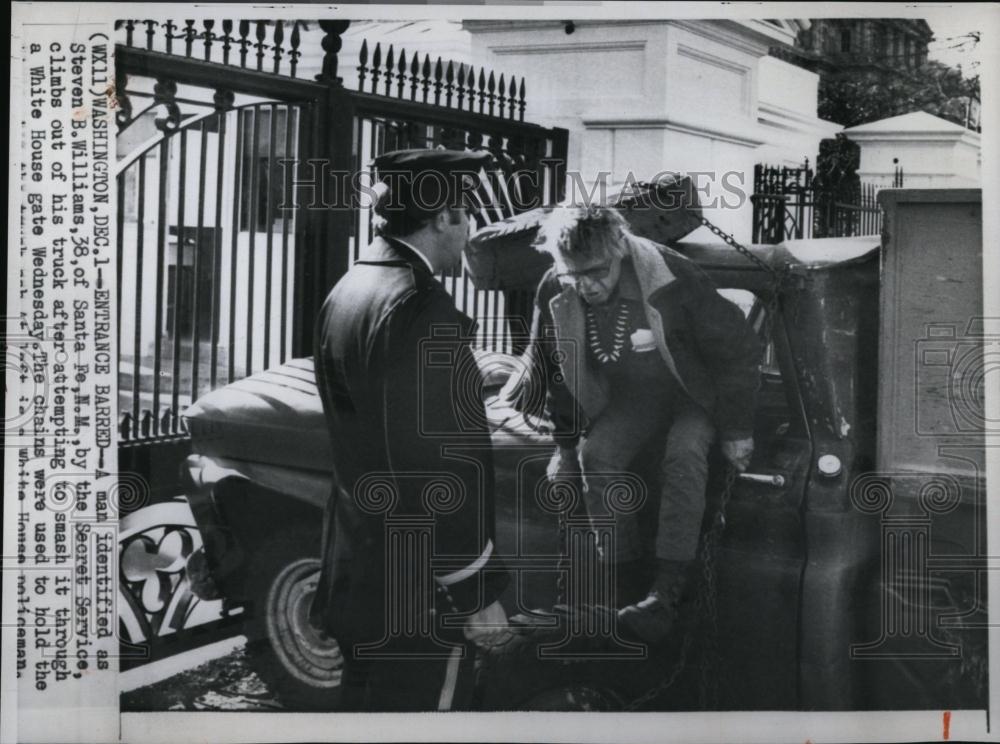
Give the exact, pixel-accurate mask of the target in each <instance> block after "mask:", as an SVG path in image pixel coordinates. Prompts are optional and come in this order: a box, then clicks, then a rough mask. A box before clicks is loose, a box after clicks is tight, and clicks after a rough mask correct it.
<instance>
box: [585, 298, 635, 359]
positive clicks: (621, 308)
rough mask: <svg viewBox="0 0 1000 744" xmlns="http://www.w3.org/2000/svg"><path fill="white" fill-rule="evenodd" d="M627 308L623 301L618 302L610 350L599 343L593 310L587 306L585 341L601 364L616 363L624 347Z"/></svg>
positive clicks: (627, 318)
mask: <svg viewBox="0 0 1000 744" xmlns="http://www.w3.org/2000/svg"><path fill="white" fill-rule="evenodd" d="M628 320H629V306H628V303H627V302H625V300H619V301H618V312H617V315H616V317H615V322H614V336H613V337H612V340H611V348H610V349H605V348H604V344H602V343H601V335H600V333H599V332H598V329H597V318H596V317H594V310H593V308H591V307H590V306H589V305H588V306H587V340H588V342H589V343H590V349H591V351H593V352H594V356H596V357H597V360H598V361H599V362H600V363H601V364H607V363H608V362H617V361H618V360H619V359H620V358H621V355H622V349H623V348H624V347H625V337H626V336H627V335H628Z"/></svg>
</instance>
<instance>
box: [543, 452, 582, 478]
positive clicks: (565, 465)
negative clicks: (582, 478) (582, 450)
mask: <svg viewBox="0 0 1000 744" xmlns="http://www.w3.org/2000/svg"><path fill="white" fill-rule="evenodd" d="M545 474H546V476H548V479H549V482H550V483H551V482H553V481H557V480H562V479H573V478H576V477H578V476H579V475H580V457H579V455H577V453H576V448H573V447H559V448H558V449H556V451H555V454H554V455H552V459H551V460H549V466H548V468H547V469H546V470H545Z"/></svg>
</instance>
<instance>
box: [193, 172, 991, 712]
mask: <svg viewBox="0 0 1000 744" xmlns="http://www.w3.org/2000/svg"><path fill="white" fill-rule="evenodd" d="M879 201H880V204H881V205H882V207H883V210H884V221H883V228H882V234H881V236H868V237H852V238H823V239H808V240H792V241H786V242H784V243H781V244H778V245H753V246H749V247H746V248H743V247H742V246H740V250H737V249H735V248H734V246H733V245H732V243H733V242H734V241H731V240H730V241H728V242H727V241H724V242H715V243H705V242H698V241H692V240H687V239H686V240H681V241H674V242H671V246H672V247H673V248H674V249H676V250H678V251H680V252H681V253H683V255H685V256H686V257H687V258H689V259H690V260H691V261H693V262H695V263H696V264H697V265H698V266H700V267H701V268H702V269H703V270H704V271H705V272H707V273H708V274H709V276H710V277H711V278H712V279H713V281H714V282H715V284H716V286H717V287H718V288H719V290H720V291H721V292H723V293H724V294H726V296H728V297H730V298H734V299H736V300H737V301H738V302H739V304H741V306H743V307H744V309H745V312H746V313H747V317H748V320H749V321H750V322H751V323H752V324H753V326H754V328H755V329H757V330H758V332H759V333H760V334H761V341H762V348H765V349H766V353H765V357H764V359H763V360H762V366H761V383H760V391H759V396H758V401H757V409H756V415H755V422H754V440H755V443H756V446H755V451H754V455H753V461H752V463H751V465H750V467H749V470H748V473H747V474H745V476H744V477H740V478H735V479H734V478H732V477H729V476H727V473H726V470H725V467H724V466H723V464H722V460H721V458H717V459H716V460H715V461H713V462H714V464H713V465H712V475H711V479H710V487H709V494H708V496H709V508H708V509H707V511H706V518H705V525H704V530H703V533H704V534H703V545H702V549H701V554H700V555H701V560H702V562H703V566H702V574H703V578H702V580H701V581H700V582H699V589H698V596H697V599H696V600H695V601H692V602H691V603H689V605H685V607H684V609H683V611H682V621H681V623H680V625H679V628H678V632H677V633H676V634H675V636H676V637H673V638H671V640H670V642H669V643H668V644H666V645H665V647H664V648H653V649H651V648H646V647H641V648H640V646H642V644H639V645H638V646H637V644H635V643H634V642H632V641H630V640H629V639H623V638H620V637H619V636H618V635H616V633H615V632H614V630H613V626H614V622H613V614H614V613H613V610H611V611H609V609H608V608H605V607H600V606H591V605H586V603H583V604H581V603H579V602H574V601H572V597H567V589H566V587H567V584H572V582H571V581H569V582H567V577H568V574H567V571H571V570H572V567H569V568H568V567H567V560H566V556H567V552H566V551H567V548H566V545H567V532H568V531H572V530H573V529H586V526H585V525H584V526H583V527H582V528H581V527H580V525H579V524H576V525H575V523H574V522H573V520H572V519H570V518H568V516H567V514H568V512H567V511H566V510H565V509H564V508H563V507H562V506H559V505H558V504H557V505H555V506H554V505H553V504H552V503H551V499H549V500H548V501H547V500H546V498H544V497H542V496H540V494H541V493H543V492H544V489H543V488H540V487H539V484H541V483H543V481H544V479H545V474H544V469H545V462H546V460H547V455H548V454H550V452H551V449H552V443H551V439H550V436H549V433H548V432H549V429H548V427H547V423H546V422H545V421H544V419H543V418H540V417H539V416H537V415H536V414H535V413H529V412H528V411H526V410H525V409H524V407H521V406H519V405H518V404H517V401H516V400H511V399H510V396H509V395H507V394H508V393H509V392H510V390H511V389H512V387H516V386H512V385H511V384H510V383H511V381H512V379H514V378H516V376H517V375H518V374H519V372H520V371H521V366H519V365H520V361H519V359H518V357H517V356H514V355H506V354H501V353H497V352H483V351H480V352H477V358H478V360H479V361H480V368H481V371H482V373H483V375H484V377H485V385H484V390H485V391H486V396H487V397H486V399H485V403H486V409H487V411H488V417H489V419H490V425H491V430H492V437H493V443H494V457H495V462H496V471H497V499H498V504H497V514H496V518H497V524H498V527H497V530H498V538H497V547H498V549H499V550H500V551H501V552H502V553H503V554H504V555H505V557H506V558H507V562H508V565H509V566H510V568H511V572H512V575H513V581H512V582H511V588H510V589H509V590H508V593H507V595H505V597H504V599H503V601H504V604H505V607H506V608H507V609H508V612H509V614H510V615H511V617H512V624H513V627H514V628H515V630H516V632H515V634H514V638H513V641H512V642H511V643H509V644H507V645H505V647H504V648H499V649H494V650H492V651H490V652H488V653H484V655H483V658H482V659H481V660H480V664H479V682H478V690H477V700H478V704H479V706H480V707H482V709H492V710H497V709H505V710H706V709H707V710H737V709H738V710H788V711H820V710H821V711H837V710H885V709H913V710H926V709H949V710H954V709H963V708H969V709H984V708H985V707H986V705H987V694H988V679H987V666H988V664H987V659H988V654H987V626H988V623H987V617H986V572H987V560H986V555H987V552H986V478H985V453H986V442H987V438H988V437H989V436H990V435H992V434H996V433H997V431H998V430H997V429H996V427H997V424H996V422H995V421H993V420H991V419H988V418H987V416H986V409H985V393H984V391H985V388H986V384H987V380H988V379H989V377H988V375H989V374H990V372H991V370H992V374H993V375H995V374H996V372H995V363H994V364H993V365H990V364H989V363H988V362H989V359H990V358H991V357H990V355H991V354H995V353H996V350H997V348H998V347H997V343H998V339H996V338H993V337H991V336H990V335H989V333H988V331H989V329H988V327H987V324H986V322H985V321H984V318H983V304H982V303H983V279H982V277H983V273H982V214H981V196H980V192H979V191H978V190H963V189H938V190H917V189H901V190H884V191H882V192H881V193H880V194H879ZM484 229H490V228H489V227H487V228H484ZM493 230H494V234H495V233H496V229H495V228H493ZM515 242H516V241H515ZM522 242H523V241H522ZM473 244H474V245H475V244H476V240H475V239H474V240H473ZM483 244H484V243H483V242H480V246H482V245H483ZM511 250H514V249H511ZM517 250H523V246H522V248H520V249H517ZM479 258H480V259H482V255H480V256H479ZM501 264H502V265H503V266H507V267H514V268H511V269H510V270H498V269H497V268H496V266H501ZM496 266H494V271H493V273H492V275H491V276H489V277H487V278H486V279H485V280H484V282H485V284H484V286H486V285H488V286H491V287H492V288H495V289H499V290H503V291H515V290H530V289H533V287H534V285H535V284H537V282H538V280H539V278H540V276H541V272H542V271H544V270H545V262H544V261H543V260H541V259H539V257H538V256H537V255H529V254H528V253H524V254H523V255H508V256H505V257H504V261H502V262H499V263H497V264H496ZM501 269H502V266H501ZM522 331H523V332H524V333H526V332H527V331H526V329H522ZM186 416H187V421H188V427H189V430H190V431H191V436H192V449H193V454H192V455H191V456H190V457H189V458H188V460H187V463H186V466H185V474H186V479H187V483H188V489H187V493H188V499H189V502H190V505H191V509H192V512H193V514H194V516H195V519H196V521H197V524H198V527H199V530H200V532H201V535H202V538H203V544H204V548H203V550H202V551H198V552H197V553H196V554H195V555H194V557H193V558H192V560H191V561H190V562H189V566H188V573H189V577H190V579H191V581H192V584H193V586H194V587H195V591H196V593H198V594H199V596H201V597H203V598H218V597H225V598H226V600H227V602H230V603H235V604H241V605H242V606H243V608H244V615H245V617H246V620H245V623H244V633H245V634H246V635H247V638H248V649H250V650H251V653H252V655H253V659H254V663H255V668H256V669H257V671H258V673H259V674H260V675H261V677H262V678H263V679H264V680H265V681H266V682H268V684H269V685H270V686H271V687H272V688H273V689H274V690H275V691H276V692H277V693H278V695H279V696H280V697H281V698H282V700H283V702H284V704H285V705H286V706H287V707H289V708H290V709H320V710H333V709H336V705H337V689H338V687H339V684H340V675H341V669H342V666H343V657H342V654H341V652H340V649H339V647H338V646H337V643H336V639H333V638H329V637H327V636H326V635H325V634H323V633H321V632H319V631H318V630H317V629H315V628H313V627H311V626H310V625H309V622H308V614H309V607H310V603H311V599H312V596H313V593H314V592H315V587H316V581H317V576H318V572H319V567H320V566H319V558H318V556H319V553H320V540H321V525H322V523H323V515H324V510H325V508H326V505H327V500H328V497H329V494H330V490H331V478H332V476H331V473H330V470H329V454H328V452H329V446H330V445H329V440H328V435H327V432H326V428H325V421H324V418H323V413H322V407H321V404H320V401H319V397H318V395H317V392H316V386H315V380H314V377H313V371H312V363H311V360H309V359H297V360H293V361H291V362H289V363H287V364H285V365H282V366H281V367H278V368H275V369H271V370H268V371H266V372H264V373H261V374H258V375H255V376H253V377H250V378H247V379H244V380H241V381H238V382H235V383H232V384H230V385H229V386H227V387H224V388H221V389H219V390H215V391H213V392H211V393H209V394H207V395H205V396H203V397H202V398H201V399H199V400H198V401H197V402H196V403H195V404H194V405H193V406H192V408H191V409H189V410H188V411H187V414H186ZM991 427H993V428H992V429H991ZM647 464H648V463H647ZM637 467H642V465H641V464H639V465H637ZM651 477H654V476H651ZM609 623H610V625H609ZM592 627H605V628H607V627H611V628H612V631H611V632H610V633H596V634H594V633H593V632H589V631H584V632H580V631H579V629H580V628H592ZM581 649H582V651H581Z"/></svg>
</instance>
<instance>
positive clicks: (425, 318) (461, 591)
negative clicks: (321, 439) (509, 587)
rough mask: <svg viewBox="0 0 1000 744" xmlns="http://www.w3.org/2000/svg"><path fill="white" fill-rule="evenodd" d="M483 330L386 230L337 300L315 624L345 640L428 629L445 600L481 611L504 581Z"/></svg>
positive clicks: (329, 327) (326, 308)
mask: <svg viewBox="0 0 1000 744" xmlns="http://www.w3.org/2000/svg"><path fill="white" fill-rule="evenodd" d="M472 327H473V323H472V321H471V320H470V319H469V318H468V317H467V316H465V315H464V314H463V313H461V312H459V311H458V310H457V309H456V308H455V304H454V301H453V300H452V298H451V296H450V295H448V293H447V292H446V291H445V289H444V287H443V286H442V285H441V284H440V282H438V281H437V280H436V279H435V278H434V277H433V276H432V275H431V273H430V272H429V271H428V269H427V266H426V264H425V263H424V262H423V261H422V260H421V258H420V257H419V256H417V255H416V254H415V253H414V252H413V251H412V250H410V249H409V248H407V247H406V246H405V245H403V244H401V243H399V242H397V241H392V240H386V239H381V238H379V239H376V240H375V241H374V242H373V243H372V244H371V245H370V246H369V247H368V249H367V251H366V254H365V257H364V259H363V260H362V261H359V262H358V263H356V264H355V265H354V266H353V267H352V268H351V269H350V271H349V272H348V273H347V274H346V276H344V278H343V279H341V280H340V282H338V283H337V285H336V286H335V287H334V288H333V290H332V291H331V292H330V294H329V296H328V297H327V299H326V302H325V303H324V305H323V308H322V311H321V313H320V318H319V322H318V324H317V329H316V337H315V364H316V382H317V385H318V387H319V392H320V396H321V398H322V401H323V410H324V413H325V415H326V420H327V424H328V427H329V430H330V438H331V443H332V447H333V451H332V453H331V456H332V461H333V465H334V468H333V469H334V483H335V486H334V493H333V494H332V496H331V501H330V508H329V509H328V513H327V517H326V520H327V521H326V524H325V525H324V538H323V567H322V573H321V576H320V585H319V587H318V588H317V598H316V601H315V603H314V607H313V619H314V621H315V622H319V623H321V624H322V625H323V626H324V627H325V628H326V629H327V630H328V632H330V633H331V634H332V635H334V636H335V637H337V638H340V639H351V640H353V641H378V640H380V639H382V638H383V637H384V636H385V635H386V632H387V627H388V626H389V625H390V624H391V625H392V626H393V627H398V628H403V629H406V628H409V629H410V630H412V629H414V628H418V629H419V628H424V629H425V630H424V631H423V632H426V627H427V626H426V622H427V618H428V616H429V613H428V612H427V611H428V609H429V608H430V607H434V606H437V608H438V610H439V611H440V609H441V607H442V603H441V600H442V598H444V599H446V600H448V601H447V602H445V603H444V605H443V606H444V607H445V609H446V610H447V611H449V612H450V611H452V609H457V610H458V611H460V612H471V611H475V610H477V609H480V608H481V607H484V606H486V605H488V604H489V603H491V602H492V601H493V600H495V599H496V597H497V595H498V594H499V592H500V591H501V590H502V589H503V586H504V584H505V582H506V575H505V574H504V573H503V572H502V571H500V570H499V569H500V568H501V567H502V564H501V563H500V561H499V558H498V556H497V554H496V549H495V546H494V544H493V538H494V532H493V531H494V509H493V461H492V455H491V450H490V437H489V432H488V429H487V427H486V416H485V413H484V410H483V403H482V398H481V389H480V388H481V377H480V375H479V370H478V367H477V366H476V361H475V359H474V357H473V354H472V350H471V348H470V347H469V344H468V339H469V338H470V333H471V331H472ZM431 532H433V535H432V538H431V539H429V540H428V537H427V536H428V535H430V534H431ZM387 556H388V558H387ZM431 561H432V562H431ZM484 569H490V570H489V571H488V573H486V574H484V572H483V571H484ZM493 569H497V570H493ZM481 590H482V594H481ZM390 620H391V623H390V622H389V621H390ZM417 632H418V633H419V632H421V631H419V630H418V631H417Z"/></svg>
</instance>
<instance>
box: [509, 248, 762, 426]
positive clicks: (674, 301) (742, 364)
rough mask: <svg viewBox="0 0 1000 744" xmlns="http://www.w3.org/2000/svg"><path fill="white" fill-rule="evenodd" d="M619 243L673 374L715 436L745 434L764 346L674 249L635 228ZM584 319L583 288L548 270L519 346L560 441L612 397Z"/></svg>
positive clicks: (750, 421)
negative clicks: (526, 341)
mask: <svg viewBox="0 0 1000 744" xmlns="http://www.w3.org/2000/svg"><path fill="white" fill-rule="evenodd" d="M626 246H627V258H628V259H629V260H630V261H631V263H632V266H633V268H634V269H635V273H636V277H637V279H638V281H639V286H640V289H641V291H642V301H643V309H644V310H645V314H646V319H647V320H648V321H649V326H650V330H651V331H652V333H653V337H654V339H655V341H656V347H657V350H658V351H659V353H660V355H661V356H662V357H663V360H664V362H665V363H666V366H667V369H668V370H669V371H670V374H672V375H673V376H674V377H675V378H676V379H677V381H678V382H679V383H680V385H681V386H682V388H683V389H684V390H685V391H686V392H687V393H688V395H689V396H690V397H691V398H692V399H693V400H694V401H695V402H696V403H698V404H699V405H700V406H701V407H702V408H704V409H705V411H706V412H707V413H708V414H709V416H710V417H711V419H712V421H713V423H714V424H715V427H716V431H718V432H719V437H720V438H721V439H723V440H734V439H744V438H748V437H751V436H752V435H753V412H754V404H755V397H756V392H757V388H758V385H759V383H760V363H761V354H762V349H761V345H760V341H759V339H758V337H757V334H756V333H755V332H754V331H753V329H752V328H751V327H750V325H749V324H748V323H747V321H746V319H745V317H744V315H743V312H742V311H741V310H740V309H739V307H737V306H736V305H735V304H734V303H732V302H730V301H729V300H727V299H725V298H724V297H722V296H721V295H720V294H719V293H718V291H717V289H716V287H715V285H714V284H713V283H712V281H711V280H710V279H709V278H708V276H707V275H706V274H705V273H704V272H703V271H702V270H701V269H700V268H699V267H698V266H696V265H695V264H694V263H693V262H691V261H690V260H689V259H687V258H685V257H684V256H682V255H681V254H679V253H677V252H676V251H674V250H671V249H670V248H667V247H665V246H662V245H659V244H657V243H654V242H652V241H650V240H646V239H644V238H639V237H635V236H627V237H626ZM585 327H586V316H585V306H584V302H583V300H582V299H581V297H580V295H579V294H578V293H577V291H576V289H575V288H574V287H563V286H562V285H561V284H560V283H559V280H558V279H557V277H556V275H555V270H554V269H550V270H549V272H548V273H547V274H545V276H544V277H543V278H542V281H541V283H540V284H539V287H538V292H537V295H536V298H535V317H534V321H533V324H532V333H531V339H532V341H531V344H530V345H529V348H528V350H527V352H526V353H525V354H526V359H527V361H528V369H529V370H530V373H529V374H530V379H532V380H544V381H545V382H546V407H547V409H548V410H547V413H548V415H549V416H550V418H551V419H552V421H553V424H554V426H555V438H556V440H557V441H558V442H559V443H560V444H562V445H566V446H569V445H573V444H575V442H576V440H577V439H578V438H579V435H580V431H581V429H582V428H583V427H584V426H585V425H586V422H587V421H588V420H594V419H596V418H597V417H598V416H599V415H600V414H601V411H602V410H603V408H604V406H605V405H607V401H608V395H609V391H608V390H607V389H606V383H605V381H604V378H603V377H602V376H601V375H600V374H599V373H598V370H596V369H595V368H593V367H591V366H590V365H588V362H587V354H586V335H585Z"/></svg>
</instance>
